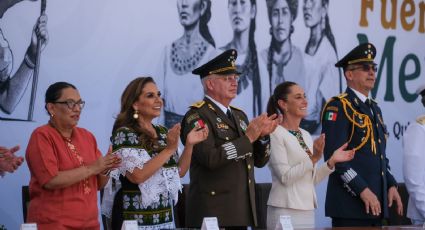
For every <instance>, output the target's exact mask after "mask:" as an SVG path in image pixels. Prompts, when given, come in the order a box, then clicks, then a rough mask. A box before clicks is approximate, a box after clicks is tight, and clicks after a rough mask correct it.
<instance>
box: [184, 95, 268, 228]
mask: <svg viewBox="0 0 425 230" xmlns="http://www.w3.org/2000/svg"><path fill="white" fill-rule="evenodd" d="M231 108H232V110H231V111H232V116H231V118H228V116H226V114H225V113H224V112H223V111H222V110H221V109H220V108H219V107H218V106H217V105H216V104H214V102H212V101H211V100H210V99H208V98H205V99H204V101H201V102H198V103H196V104H194V105H192V106H191V108H190V110H189V111H188V112H187V113H186V115H185V117H184V119H183V121H182V132H181V139H182V142H183V143H185V140H186V136H187V134H188V132H190V130H191V129H192V127H194V126H195V124H196V123H199V122H201V123H202V122H203V123H205V125H207V126H208V128H209V134H208V138H207V139H206V140H205V141H203V142H201V143H199V144H197V145H195V146H194V149H193V154H192V161H191V166H190V188H189V194H188V197H187V203H186V205H187V209H186V225H187V227H201V224H202V220H203V218H204V217H217V218H218V223H219V225H220V226H221V227H223V226H255V225H256V223H257V218H256V207H255V191H254V184H255V180H254V166H256V167H263V166H264V165H265V164H266V163H267V161H268V160H269V153H270V146H269V140H270V139H269V137H268V136H267V137H266V138H262V139H261V141H260V140H257V141H256V142H254V143H252V144H251V143H250V141H249V139H248V137H247V136H246V135H245V131H246V128H247V127H248V119H247V116H246V115H245V113H244V112H243V111H242V110H240V109H237V108H234V107H231Z"/></svg>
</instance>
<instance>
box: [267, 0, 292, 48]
mask: <svg viewBox="0 0 425 230" xmlns="http://www.w3.org/2000/svg"><path fill="white" fill-rule="evenodd" d="M271 24H272V25H271V26H272V31H273V37H274V38H275V39H276V41H278V42H283V41H285V40H286V39H288V38H289V35H290V34H291V25H292V15H291V11H290V10H289V6H288V3H287V2H286V0H277V1H276V2H275V3H274V5H273V7H272V10H271Z"/></svg>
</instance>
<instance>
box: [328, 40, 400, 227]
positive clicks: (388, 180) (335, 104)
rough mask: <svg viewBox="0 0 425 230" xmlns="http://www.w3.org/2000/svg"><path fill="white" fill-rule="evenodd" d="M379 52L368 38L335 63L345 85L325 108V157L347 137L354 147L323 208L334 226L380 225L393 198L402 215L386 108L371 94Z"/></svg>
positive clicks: (337, 172)
mask: <svg viewBox="0 0 425 230" xmlns="http://www.w3.org/2000/svg"><path fill="white" fill-rule="evenodd" d="M375 55H376V49H375V47H374V46H373V45H372V44H371V43H364V44H361V45H359V46H357V47H356V48H354V49H353V50H351V51H350V52H349V53H348V54H347V55H346V56H345V57H343V58H342V59H341V60H340V61H338V62H337V63H336V64H335V66H336V67H341V68H343V71H344V76H345V79H346V81H347V89H346V91H345V93H343V94H341V95H339V96H335V97H333V98H332V99H331V100H330V101H329V102H328V103H327V104H326V105H325V108H324V109H323V113H322V133H325V134H326V143H325V151H324V155H325V160H328V159H329V158H330V157H331V155H332V153H333V152H334V151H335V150H336V149H337V148H339V146H341V145H342V144H344V143H345V142H348V149H355V150H356V154H355V156H354V159H353V160H351V161H349V162H346V163H339V164H337V165H336V170H335V172H334V173H333V174H331V175H330V176H329V181H328V188H327V194H326V205H325V213H326V216H329V217H331V218H332V226H334V227H343V226H380V225H382V220H383V219H384V218H387V217H388V207H389V206H391V205H394V204H393V203H396V204H397V211H398V213H399V214H400V215H401V214H402V210H403V205H402V203H401V199H400V196H399V194H398V191H397V182H396V181H395V179H394V177H393V175H391V172H390V167H389V164H388V159H387V157H386V153H385V147H386V141H387V137H388V132H387V129H386V126H385V124H384V120H383V118H382V112H381V109H380V108H379V107H378V104H377V102H376V101H374V100H373V99H371V98H369V93H370V91H371V90H372V88H373V87H374V85H375V74H376V70H377V68H376V63H374V61H373V59H374V58H375Z"/></svg>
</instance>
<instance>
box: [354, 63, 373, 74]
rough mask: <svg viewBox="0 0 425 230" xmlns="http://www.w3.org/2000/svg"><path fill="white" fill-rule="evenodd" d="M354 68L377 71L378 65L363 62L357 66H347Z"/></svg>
mask: <svg viewBox="0 0 425 230" xmlns="http://www.w3.org/2000/svg"><path fill="white" fill-rule="evenodd" d="M356 69H360V70H362V71H364V72H369V71H370V70H373V72H375V73H376V71H378V67H377V66H376V65H370V64H363V65H360V66H357V67H353V68H349V69H348V70H356Z"/></svg>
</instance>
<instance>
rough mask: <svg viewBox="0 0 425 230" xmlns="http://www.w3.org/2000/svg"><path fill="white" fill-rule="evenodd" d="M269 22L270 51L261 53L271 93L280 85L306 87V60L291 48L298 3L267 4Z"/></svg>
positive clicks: (277, 1) (277, 0)
mask: <svg viewBox="0 0 425 230" xmlns="http://www.w3.org/2000/svg"><path fill="white" fill-rule="evenodd" d="M266 3H267V13H268V16H269V21H270V25H271V28H270V34H271V41H270V47H269V48H267V49H265V50H263V51H262V52H261V58H262V60H263V61H264V63H266V66H267V71H268V74H269V82H268V84H269V86H268V89H269V92H270V94H269V95H271V94H272V93H273V89H274V88H276V86H277V85H278V84H279V83H282V82H285V81H292V82H296V83H297V84H298V85H300V86H301V87H302V88H304V87H305V81H306V79H305V76H306V75H305V70H304V68H305V67H304V60H303V54H302V52H301V50H300V49H299V48H298V47H296V46H294V45H292V41H291V35H292V33H293V32H294V26H293V25H292V24H293V23H294V21H295V18H296V17H297V11H298V0H266Z"/></svg>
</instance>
